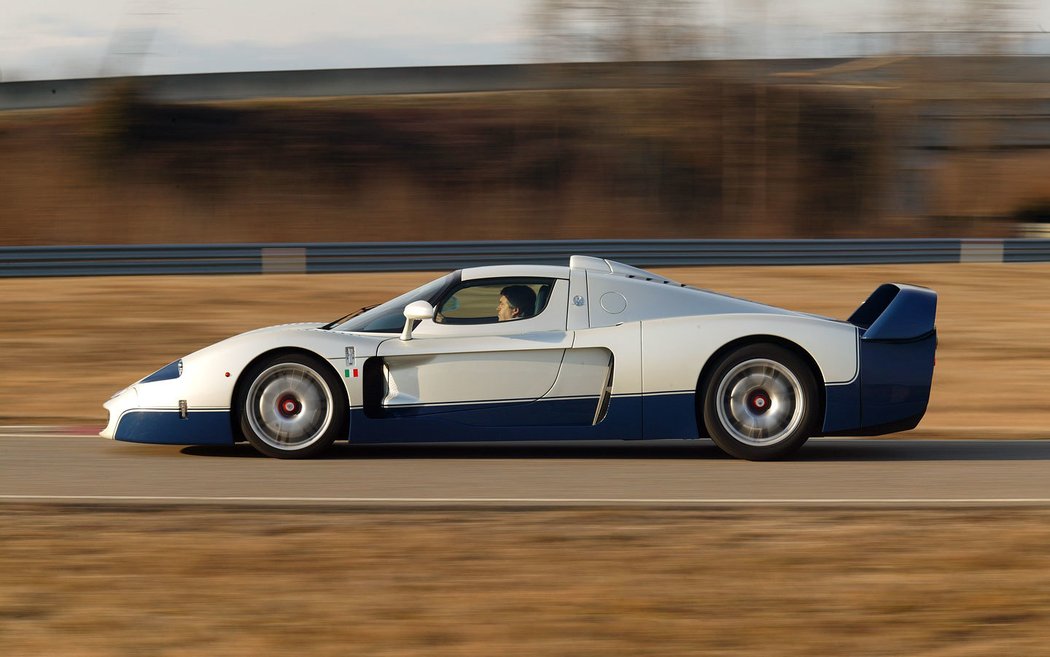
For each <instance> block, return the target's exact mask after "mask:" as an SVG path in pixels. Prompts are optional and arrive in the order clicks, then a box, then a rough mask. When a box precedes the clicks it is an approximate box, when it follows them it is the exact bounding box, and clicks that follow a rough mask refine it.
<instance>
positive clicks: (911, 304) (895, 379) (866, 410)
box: [829, 283, 937, 435]
mask: <svg viewBox="0 0 1050 657" xmlns="http://www.w3.org/2000/svg"><path fill="white" fill-rule="evenodd" d="M936 315H937V293H936V292H934V291H933V290H929V289H927V288H923V287H917V286H914V285H904V284H900V283H886V284H884V285H881V286H879V287H878V288H877V289H876V290H875V291H874V292H873V293H872V294H871V296H869V297H868V299H867V300H866V301H865V302H864V303H863V304H861V306H860V307H859V308H857V310H856V311H855V312H854V313H853V314H852V315H851V316H850V318H849V320H848V321H849V322H850V323H851V324H853V325H854V326H856V327H857V332H858V337H859V349H858V352H859V353H858V356H859V360H860V367H859V368H858V380H857V381H856V382H855V383H854V385H855V386H857V389H858V393H859V401H860V404H859V411H860V417H859V418H858V422H857V425H856V426H857V428H856V429H851V430H845V431H839V432H837V433H849V434H850V435H879V434H885V433H892V432H895V431H906V430H908V429H913V428H915V427H916V426H917V425H918V424H919V421H920V420H921V419H922V417H923V415H925V413H926V407H927V405H928V403H929V400H930V388H931V385H932V383H933V369H934V361H935V352H936V349H937V329H936ZM829 433H835V432H829Z"/></svg>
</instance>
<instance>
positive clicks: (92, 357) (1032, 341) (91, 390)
mask: <svg viewBox="0 0 1050 657" xmlns="http://www.w3.org/2000/svg"><path fill="white" fill-rule="evenodd" d="M663 273H664V274H666V275H669V276H671V277H673V278H675V279H677V280H680V281H682V282H686V283H690V284H693V285H697V286H699V287H705V288H710V289H714V290H718V291H723V292H727V293H730V294H736V295H740V296H744V297H747V298H751V299H755V300H758V301H764V302H768V303H773V304H776V305H782V306H785V307H787V308H792V309H796V310H802V311H807V312H812V313H818V314H821V315H827V316H830V317H835V318H843V319H844V318H846V317H847V316H848V315H849V314H850V313H851V312H852V311H853V309H854V308H856V306H858V305H859V304H860V303H861V302H862V301H863V300H864V299H865V298H866V296H867V295H868V294H869V293H870V292H871V291H872V290H873V289H874V288H875V287H876V286H877V285H878V284H879V283H882V282H885V281H903V282H911V283H916V284H919V285H926V286H929V287H931V288H933V289H935V290H937V292H938V293H939V295H940V297H939V308H938V317H937V326H938V334H939V339H940V348H939V350H938V353H937V369H936V373H935V376H934V387H933V394H932V401H931V404H930V409H929V412H928V413H927V415H926V418H925V419H924V420H923V422H922V424H920V425H919V428H918V429H916V430H915V431H913V432H911V433H909V434H902V435H907V436H913V437H962V438H967V437H970V438H1001V437H1007V438H1046V437H1048V435H1047V430H1046V408H1047V403H1046V400H1047V399H1050V355H1048V353H1050V338H1048V337H1047V326H1048V324H1050V265H1043V264H1031V265H1027V264H1026V265H1006V264H968V265H957V264H953V265H902V266H864V267H752V268H747V267H725V268H718V267H712V268H696V269H667V270H663ZM434 276H435V274H433V273H430V272H423V273H401V274H331V275H311V276H306V275H271V276H225V277H123V278H63V279H0V297H2V298H3V299H4V310H3V313H2V314H0V372H2V373H3V374H2V376H0V425H3V424H23V423H27V422H28V423H38V424H81V425H101V424H104V422H105V417H104V411H103V410H102V407H101V404H102V403H103V402H104V401H105V400H106V399H107V398H108V397H109V396H110V395H111V394H112V393H113V392H115V391H117V390H118V389H120V388H122V387H124V386H125V385H127V384H128V383H131V382H132V381H135V380H136V379H138V378H140V377H142V376H144V375H146V374H148V373H150V372H152V371H153V370H155V369H157V368H159V367H160V366H162V365H164V364H166V363H168V362H171V361H172V360H174V359H176V358H178V357H180V356H183V355H185V354H187V353H189V352H191V351H194V350H196V349H198V348H200V347H203V346H205V345H207V344H210V343H212V342H215V341H217V340H219V339H221V338H223V337H226V336H229V335H233V334H235V333H239V332H241V331H245V330H249V329H252V328H257V327H260V326H266V325H271V324H279V323H283V322H292V321H311V320H318V321H328V320H331V319H334V318H336V317H338V316H340V315H342V314H345V313H346V312H349V311H350V310H353V309H355V308H357V307H359V306H362V305H365V304H370V303H375V302H377V301H383V300H386V299H388V298H391V297H392V296H394V295H396V294H397V293H399V292H402V291H404V290H407V289H411V288H412V287H414V286H416V285H418V284H420V283H422V282H424V281H427V280H430V279H432V278H434Z"/></svg>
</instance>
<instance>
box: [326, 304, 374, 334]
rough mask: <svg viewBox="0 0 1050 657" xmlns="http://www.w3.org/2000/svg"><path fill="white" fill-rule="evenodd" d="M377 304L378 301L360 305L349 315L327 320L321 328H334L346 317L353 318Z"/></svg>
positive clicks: (345, 319)
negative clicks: (369, 304)
mask: <svg viewBox="0 0 1050 657" xmlns="http://www.w3.org/2000/svg"><path fill="white" fill-rule="evenodd" d="M378 305H379V304H378V303H373V304H372V305H371V306H361V307H360V308H358V309H357V310H355V311H354V312H352V313H350V314H349V315H343V316H342V317H340V318H339V319H337V320H335V321H334V322H329V323H328V324H325V325H324V326H322V327H321V329H322V330H325V331H330V330H332V329H333V328H335V327H336V326H339V325H340V324H342V323H343V322H345V321H347V320H348V319H353V318H354V317H357V316H358V315H360V314H361V313H366V312H368V311H369V310H371V309H373V308H375V307H376V306H378Z"/></svg>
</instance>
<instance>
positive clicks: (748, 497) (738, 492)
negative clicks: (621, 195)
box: [0, 430, 1050, 506]
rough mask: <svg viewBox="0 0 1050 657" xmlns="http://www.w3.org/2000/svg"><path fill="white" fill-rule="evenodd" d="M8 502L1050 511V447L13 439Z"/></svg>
mask: <svg viewBox="0 0 1050 657" xmlns="http://www.w3.org/2000/svg"><path fill="white" fill-rule="evenodd" d="M0 501H3V502H12V501H61V502H83V503H107V504H108V503H120V504H134V503H150V504H164V503H175V504H183V503H206V504H259V505H285V504H288V505H328V504H334V505H349V506H353V505H362V506H387V505H392V506H397V505H410V506H426V505H441V506H460V505H505V506H562V505H566V506H574V505H622V504H627V505H632V504H634V505H660V506H664V505H666V506H735V505H758V504H774V505H775V504H788V505H828V506H838V505H880V506H881V505H890V506H897V505H920V506H921V505H937V506H940V505H986V504H988V505H1050V441H1039V440H1032V441H979V440H965V441H963V440H958V441H953V440H936V441H932V440H926V441H920V440H885V439H884V440H858V439H813V440H811V441H810V442H809V443H807V444H806V446H805V447H804V448H803V449H802V451H801V452H799V454H798V455H797V457H796V458H795V459H793V460H790V461H783V462H773V463H749V462H746V461H738V460H734V459H730V458H727V457H724V456H722V455H721V453H720V452H719V451H718V450H717V449H716V448H715V447H714V445H713V444H712V443H710V442H709V441H693V442H671V441H667V442H646V443H642V442H637V443H632V442H615V443H610V442H603V443H549V442H548V443H530V444H521V443H516V444H506V443H503V444H500V443H486V444H466V445H465V444H454V445H453V444H442V445H433V444H430V445H382V446H374V445H373V446H351V445H346V444H339V445H337V446H336V447H335V448H334V449H333V451H332V452H331V453H330V455H329V456H328V457H327V458H324V459H320V460H313V461H279V460H274V459H268V458H264V457H261V456H259V455H257V454H256V453H255V451H254V450H252V449H251V448H250V447H249V446H247V445H237V446H235V447H177V446H164V445H135V444H128V443H118V442H112V441H109V440H105V439H103V438H99V437H97V436H90V435H85V436H73V435H46V434H41V433H40V432H33V433H20V432H17V431H12V430H6V431H5V432H4V433H3V434H2V435H0Z"/></svg>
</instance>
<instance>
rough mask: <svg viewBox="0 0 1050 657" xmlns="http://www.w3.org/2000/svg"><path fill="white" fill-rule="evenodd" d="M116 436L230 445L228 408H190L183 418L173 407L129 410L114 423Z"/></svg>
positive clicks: (156, 441)
mask: <svg viewBox="0 0 1050 657" xmlns="http://www.w3.org/2000/svg"><path fill="white" fill-rule="evenodd" d="M115 438H116V440H121V441H124V442H129V443H153V444H159V445H232V444H233V431H232V429H231V427H230V412H229V411H228V410H218V411H201V410H191V411H190V412H189V413H188V414H187V416H186V419H185V420H183V419H181V418H180V417H179V412H178V411H176V410H132V411H128V412H126V413H124V414H123V415H122V416H121V417H120V420H119V421H118V423H117V431H116V435H115Z"/></svg>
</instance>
